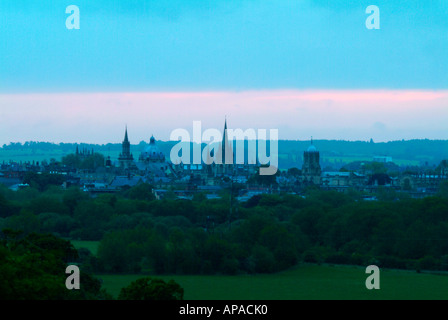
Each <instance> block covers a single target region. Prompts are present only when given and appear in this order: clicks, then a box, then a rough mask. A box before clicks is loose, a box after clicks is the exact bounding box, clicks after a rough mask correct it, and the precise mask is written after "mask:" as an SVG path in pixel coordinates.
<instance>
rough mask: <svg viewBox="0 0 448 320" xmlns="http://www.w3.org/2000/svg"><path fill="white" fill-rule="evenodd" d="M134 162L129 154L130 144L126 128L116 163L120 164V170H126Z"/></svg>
mask: <svg viewBox="0 0 448 320" xmlns="http://www.w3.org/2000/svg"><path fill="white" fill-rule="evenodd" d="M133 160H134V157H133V156H132V153H131V144H130V142H129V139H128V127H127V126H126V130H125V133H124V140H123V143H122V144H121V153H120V156H119V157H118V161H119V162H120V166H121V167H122V168H125V169H128V168H129V167H130V165H131V163H132V161H133Z"/></svg>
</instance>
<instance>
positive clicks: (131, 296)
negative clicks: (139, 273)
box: [118, 277, 184, 300]
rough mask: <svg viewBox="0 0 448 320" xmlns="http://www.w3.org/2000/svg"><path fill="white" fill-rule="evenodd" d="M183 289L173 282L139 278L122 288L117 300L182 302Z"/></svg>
mask: <svg viewBox="0 0 448 320" xmlns="http://www.w3.org/2000/svg"><path fill="white" fill-rule="evenodd" d="M183 297H184V289H183V288H182V287H181V286H180V285H179V284H178V283H176V282H175V281H174V280H169V281H168V282H165V281H164V280H162V279H155V278H151V277H145V278H140V279H137V280H135V281H133V282H132V283H131V284H130V285H129V286H127V287H125V288H122V289H121V292H120V295H119V296H118V300H183Z"/></svg>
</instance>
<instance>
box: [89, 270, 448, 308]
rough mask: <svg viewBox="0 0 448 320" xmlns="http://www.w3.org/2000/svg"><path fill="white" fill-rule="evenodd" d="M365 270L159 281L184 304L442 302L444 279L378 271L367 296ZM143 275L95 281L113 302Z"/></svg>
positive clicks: (447, 280)
mask: <svg viewBox="0 0 448 320" xmlns="http://www.w3.org/2000/svg"><path fill="white" fill-rule="evenodd" d="M367 276H368V274H366V273H365V268H360V267H355V266H353V267H350V266H317V265H304V266H300V267H297V268H295V269H292V270H288V271H285V272H281V273H277V274H271V275H238V276H178V275H173V276H157V277H158V278H162V279H164V280H169V279H173V280H175V281H176V282H178V283H179V284H180V285H181V286H182V287H183V288H184V290H185V295H184V299H186V300H307V299H318V300H347V299H350V300H351V299H355V300H356V299H361V300H378V299H384V300H420V299H422V300H425V299H431V300H445V299H447V298H448V276H445V275H435V274H419V273H416V272H414V271H401V270H381V272H380V285H381V287H380V289H379V290H368V289H366V287H365V280H366V278H367ZM140 277H143V276H142V275H98V278H100V279H102V281H103V287H104V288H105V289H106V290H107V291H108V292H109V293H110V294H112V295H113V296H114V297H117V296H118V294H119V292H120V289H121V288H122V287H125V286H127V285H128V284H129V283H130V282H131V281H134V280H136V279H137V278H140Z"/></svg>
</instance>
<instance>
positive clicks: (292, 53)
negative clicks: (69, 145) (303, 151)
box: [0, 0, 448, 144]
mask: <svg viewBox="0 0 448 320" xmlns="http://www.w3.org/2000/svg"><path fill="white" fill-rule="evenodd" d="M72 4H74V5H77V6H78V7H79V10H80V29H79V30H68V29H67V28H66V25H65V22H66V19H67V17H68V16H69V15H68V14H66V13H65V9H66V7H67V6H69V5H72ZM369 5H376V6H378V7H379V9H380V18H381V20H380V29H379V30H368V29H367V28H366V27H365V21H366V19H367V17H368V16H369V14H366V12H365V11H366V8H367V7H368V6H369ZM190 93H194V94H193V95H191V94H190ZM226 115H227V119H228V123H229V126H230V127H234V128H242V129H245V128H248V127H251V128H263V129H270V128H277V129H279V137H280V138H281V139H299V140H304V139H309V137H310V136H313V137H315V139H346V140H370V138H373V139H374V140H375V141H388V140H401V139H418V138H422V139H424V138H429V139H448V129H447V126H446V120H447V119H448V1H447V0H429V1H428V0H420V1H417V0H374V1H373V0H369V1H364V0H357V1H350V0H232V1H230V0H202V1H200V0H154V1H142V0H122V1H110V0H70V1H65V0H39V1H35V0H0V144H3V143H8V142H9V141H22V142H23V141H30V140H33V141H35V140H40V141H41V140H44V141H53V142H89V143H108V142H120V141H121V139H122V135H123V128H124V127H125V125H126V124H127V125H128V128H129V132H130V134H131V132H133V134H134V135H133V136H132V137H130V139H131V140H132V143H134V142H135V143H137V142H139V141H141V140H147V141H149V137H150V136H151V135H152V134H154V136H156V138H158V139H162V140H168V139H169V136H170V132H171V131H172V130H174V129H176V128H179V127H182V128H190V127H191V125H192V122H193V121H203V124H204V127H215V128H218V129H221V128H222V124H223V121H224V117H225V116H226ZM11 132H14V135H13V136H11Z"/></svg>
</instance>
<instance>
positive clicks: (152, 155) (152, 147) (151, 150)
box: [140, 136, 165, 162]
mask: <svg viewBox="0 0 448 320" xmlns="http://www.w3.org/2000/svg"><path fill="white" fill-rule="evenodd" d="M140 160H142V161H153V162H155V161H165V155H164V154H163V152H162V151H160V149H159V147H158V146H157V145H156V139H154V136H152V137H151V139H150V140H149V145H148V146H146V147H145V149H144V150H143V151H142V153H141V154H140Z"/></svg>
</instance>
